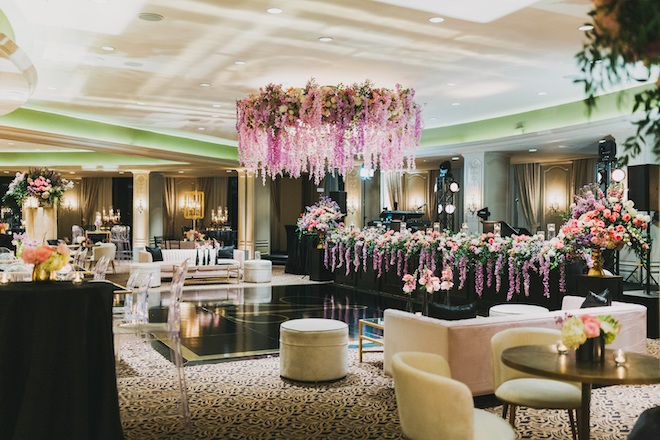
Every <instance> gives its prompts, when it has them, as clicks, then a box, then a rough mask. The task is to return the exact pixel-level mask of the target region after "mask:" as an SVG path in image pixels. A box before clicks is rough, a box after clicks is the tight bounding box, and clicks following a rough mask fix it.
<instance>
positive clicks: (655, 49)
mask: <svg viewBox="0 0 660 440" xmlns="http://www.w3.org/2000/svg"><path fill="white" fill-rule="evenodd" d="M592 2H593V3H594V6H595V9H594V10H592V11H591V12H590V13H589V15H590V16H591V17H593V25H594V29H593V30H590V31H587V32H586V36H587V38H588V41H587V43H585V44H584V46H583V48H582V51H581V52H580V53H578V54H577V59H578V62H579V65H580V68H581V69H582V71H583V73H584V75H585V78H584V79H581V80H579V81H578V82H583V83H584V86H585V92H586V94H587V98H586V104H587V107H588V109H589V110H591V109H593V108H594V107H595V106H596V96H597V95H599V94H601V93H603V92H608V91H609V89H610V88H612V87H617V86H619V85H620V84H623V83H626V82H629V81H644V80H648V79H651V78H652V77H651V75H652V71H653V70H655V68H657V66H659V65H660V31H659V26H658V23H659V22H660V2H657V1H654V0H592ZM659 107H660V79H659V80H658V82H656V84H655V86H652V87H651V88H647V89H646V90H644V91H642V92H640V93H637V94H636V95H635V101H634V106H633V113H634V112H636V111H637V110H639V109H641V110H643V111H644V112H645V117H644V118H642V119H641V120H639V121H637V122H634V124H635V125H637V133H636V135H635V136H631V137H630V138H628V139H626V141H625V142H624V144H623V145H624V149H625V151H630V152H631V153H632V154H633V155H637V154H639V152H640V151H641V148H642V145H644V144H645V143H646V140H645V135H650V134H653V135H652V136H651V139H653V140H650V139H649V141H650V142H653V143H654V144H653V152H654V153H655V154H656V155H658V154H660V136H657V133H658V132H660V115H659V114H658V112H657V110H658V108H659ZM626 161H627V157H626V158H624V159H623V162H624V163H625V162H626Z"/></svg>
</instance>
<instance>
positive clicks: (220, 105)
mask: <svg viewBox="0 0 660 440" xmlns="http://www.w3.org/2000/svg"><path fill="white" fill-rule="evenodd" d="M213 107H215V108H220V107H222V104H213Z"/></svg>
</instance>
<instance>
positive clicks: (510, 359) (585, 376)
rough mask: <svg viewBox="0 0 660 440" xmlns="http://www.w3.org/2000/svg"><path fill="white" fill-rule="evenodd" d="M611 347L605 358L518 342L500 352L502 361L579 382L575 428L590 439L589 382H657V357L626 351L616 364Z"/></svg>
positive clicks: (659, 369) (659, 366)
mask: <svg viewBox="0 0 660 440" xmlns="http://www.w3.org/2000/svg"><path fill="white" fill-rule="evenodd" d="M614 353H615V351H614V350H609V349H607V350H605V362H602V363H595V362H577V361H576V359H575V353H574V352H573V351H571V352H569V353H568V354H559V353H558V352H557V348H556V347H555V346H552V345H521V346H518V347H511V348H507V349H506V350H504V351H503V352H502V362H503V363H504V365H506V366H508V367H511V368H515V369H516V370H520V371H522V372H525V373H530V374H535V375H537V376H543V377H549V378H551V379H559V380H567V381H575V382H581V383H582V408H581V414H580V424H579V426H578V432H579V434H580V439H581V440H588V439H589V431H590V414H589V409H590V405H591V385H592V384H599V385H624V384H635V385H644V384H653V383H659V382H660V359H658V358H655V357H652V356H646V355H643V354H638V353H626V357H627V362H626V363H625V365H623V366H620V367H617V366H616V365H615V363H614Z"/></svg>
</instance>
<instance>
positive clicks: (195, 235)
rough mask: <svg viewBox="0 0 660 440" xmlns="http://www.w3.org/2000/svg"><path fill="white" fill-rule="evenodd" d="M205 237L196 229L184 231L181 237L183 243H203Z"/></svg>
mask: <svg viewBox="0 0 660 440" xmlns="http://www.w3.org/2000/svg"><path fill="white" fill-rule="evenodd" d="M205 238H206V237H205V236H204V234H202V231H199V230H197V229H190V230H188V231H186V233H185V235H184V236H183V241H204V239H205Z"/></svg>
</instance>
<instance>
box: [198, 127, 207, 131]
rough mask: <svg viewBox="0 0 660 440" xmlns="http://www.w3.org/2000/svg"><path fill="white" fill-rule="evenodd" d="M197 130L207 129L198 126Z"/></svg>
mask: <svg viewBox="0 0 660 440" xmlns="http://www.w3.org/2000/svg"><path fill="white" fill-rule="evenodd" d="M197 130H202V131H203V130H206V128H204V127H197Z"/></svg>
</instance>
